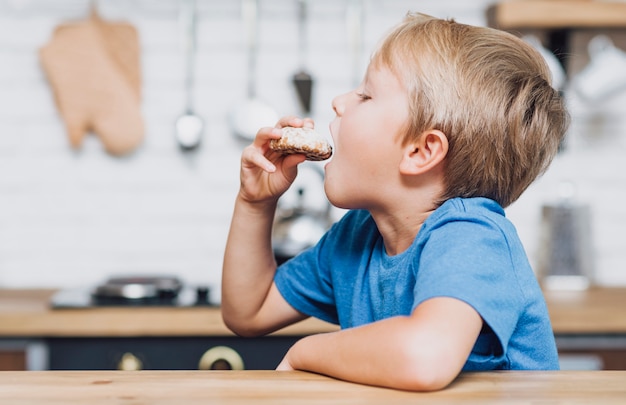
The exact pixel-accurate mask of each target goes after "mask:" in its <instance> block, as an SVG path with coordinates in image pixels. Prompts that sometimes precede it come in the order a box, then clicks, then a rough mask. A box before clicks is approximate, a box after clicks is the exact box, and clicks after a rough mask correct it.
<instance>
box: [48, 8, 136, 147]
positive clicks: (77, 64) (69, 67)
mask: <svg viewBox="0 0 626 405" xmlns="http://www.w3.org/2000/svg"><path fill="white" fill-rule="evenodd" d="M40 60H41V63H42V66H43V68H44V70H45V72H46V75H47V77H48V81H49V82H50V85H51V86H52V88H53V92H54V96H55V103H56V105H57V108H58V110H59V113H60V114H61V117H62V118H63V121H64V122H65V126H66V129H67V133H68V137H69V141H70V144H71V145H72V147H74V148H76V149H78V148H80V146H81V144H82V141H83V138H84V137H85V135H86V134H87V133H88V132H93V133H94V134H96V135H97V136H98V137H99V138H100V140H101V142H102V144H103V146H104V148H105V150H106V151H107V152H109V153H111V154H113V155H124V154H127V153H130V152H131V151H133V150H134V149H135V148H136V147H137V146H138V145H139V144H140V143H141V141H142V140H143V134H144V123H143V119H142V116H141V90H140V89H141V77H140V63H139V38H138V35H137V31H136V30H135V28H134V27H133V26H131V25H129V24H125V23H111V22H106V21H103V20H102V19H101V18H100V17H99V16H98V15H97V13H96V11H95V10H94V11H92V14H91V17H90V18H89V19H87V20H85V21H80V22H76V23H68V24H62V25H60V26H58V27H57V28H56V29H55V31H54V33H53V36H52V39H51V40H50V42H49V43H48V44H46V45H45V46H44V47H43V48H41V50H40Z"/></svg>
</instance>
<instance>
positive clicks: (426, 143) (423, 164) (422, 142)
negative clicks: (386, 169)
mask: <svg viewBox="0 0 626 405" xmlns="http://www.w3.org/2000/svg"><path fill="white" fill-rule="evenodd" d="M447 154H448V137H447V136H446V134H444V133H443V132H441V131H439V130H437V129H429V130H427V131H424V133H422V135H421V136H420V137H419V138H418V139H417V141H415V142H411V143H409V144H407V145H406V147H405V149H404V155H403V157H402V161H401V162H400V172H401V173H402V174H407V175H416V174H422V173H425V172H427V171H429V170H430V169H432V168H433V167H435V166H437V165H438V164H439V163H441V161H443V159H444V158H445V157H446V155H447Z"/></svg>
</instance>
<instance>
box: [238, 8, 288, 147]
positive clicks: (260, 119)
mask: <svg viewBox="0 0 626 405" xmlns="http://www.w3.org/2000/svg"><path fill="white" fill-rule="evenodd" d="M242 15H243V21H244V25H245V29H246V31H247V35H246V39H247V46H248V50H247V51H248V98H247V100H246V101H244V102H243V103H242V104H240V105H238V106H237V107H236V108H235V109H234V110H233V112H232V113H231V116H230V121H231V127H232V129H233V132H234V133H235V135H236V136H238V137H240V138H242V139H244V140H253V139H254V138H255V136H256V133H257V131H258V130H259V129H260V128H262V127H267V126H274V125H275V124H276V122H277V121H278V114H277V113H276V111H274V109H273V108H272V107H270V106H269V105H268V104H266V103H265V102H263V101H261V100H260V99H259V98H257V95H256V73H257V72H256V70H257V68H256V64H257V53H258V43H257V35H258V19H259V16H258V0H243V2H242Z"/></svg>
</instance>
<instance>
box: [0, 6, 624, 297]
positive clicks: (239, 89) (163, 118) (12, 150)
mask: <svg viewBox="0 0 626 405" xmlns="http://www.w3.org/2000/svg"><path fill="white" fill-rule="evenodd" d="M364 2H365V3H364V4H365V49H366V51H367V52H369V51H371V49H372V47H373V45H374V43H375V42H376V41H377V40H378V39H379V38H380V36H381V35H382V34H383V33H384V32H385V31H386V30H387V29H389V28H390V27H391V26H392V25H393V24H394V23H396V22H397V21H399V20H400V19H401V18H402V17H403V15H404V14H405V13H406V11H408V10H415V11H422V12H425V13H428V14H432V15H436V16H439V17H455V18H456V19H457V20H459V21H461V22H467V23H471V24H485V16H484V11H485V8H486V6H487V5H488V4H490V3H492V1H487V0H477V1H471V2H467V1H463V0H437V1H435V0H422V1H409V0H394V1H385V2H378V1H374V0H364ZM89 4H90V1H88V0H48V1H47V0H0V287H73V286H83V285H89V284H92V283H95V282H97V281H100V280H102V279H103V278H104V277H106V276H108V275H109V274H113V273H121V272H135V273H155V272H173V273H176V274H178V275H180V276H181V277H183V278H184V279H185V280H186V281H188V282H190V283H210V284H212V285H218V284H219V280H220V271H221V262H222V253H223V248H224V243H225V239H226V233H227V230H228V224H229V221H230V215H231V209H232V202H233V199H234V196H235V193H236V192H237V188H238V170H239V169H238V167H239V155H240V152H241V149H242V143H241V142H240V141H238V140H237V139H235V138H234V137H233V136H232V134H231V132H232V131H231V129H230V127H229V122H228V114H229V112H230V111H231V110H232V109H233V108H234V107H235V106H236V105H237V104H238V103H239V102H241V101H242V100H243V99H244V98H245V94H246V93H245V92H246V90H245V83H246V69H245V62H246V54H245V38H244V35H243V26H242V23H241V18H240V2H239V1H228V2H227V1H220V0H199V12H200V19H199V49H198V57H197V76H198V77H197V87H196V93H195V95H196V97H195V99H196V100H195V101H196V106H197V110H198V112H199V113H200V114H201V115H202V116H203V117H204V118H205V120H206V122H207V125H208V127H207V130H206V132H205V139H204V147H203V148H202V149H201V150H200V151H199V152H198V153H197V154H196V155H195V156H186V155H183V154H182V153H181V152H180V151H179V150H178V148H177V146H176V143H175V141H174V138H173V123H174V120H175V119H176V117H177V116H178V115H179V114H180V113H181V112H182V109H183V92H182V89H183V79H182V76H183V74H182V73H183V69H182V62H183V59H182V53H181V52H182V51H181V35H182V29H181V27H180V26H179V24H178V6H179V2H177V1H176V0H154V1H148V0H134V1H125V0H101V1H99V2H97V4H98V7H99V10H100V13H101V14H102V16H103V17H104V18H107V19H112V20H126V21H129V22H131V23H132V24H134V25H135V26H136V27H137V28H138V30H139V33H140V40H141V46H142V54H141V59H142V78H143V93H144V101H143V114H144V119H145V122H146V126H147V131H146V140H145V143H144V144H143V145H142V146H141V148H140V149H138V150H137V152H136V153H134V154H133V155H132V156H128V157H124V158H114V157H111V156H109V155H107V154H106V153H104V152H103V150H102V148H101V145H100V142H99V141H98V139H97V138H95V137H94V136H90V137H89V138H88V139H87V141H86V142H85V144H84V146H83V147H82V149H81V150H80V151H72V150H70V148H69V146H68V143H67V140H66V136H65V132H64V128H63V126H62V122H61V121H60V119H59V116H58V114H57V111H56V108H55V106H54V103H53V98H52V93H51V90H50V88H49V87H48V84H47V82H46V79H45V77H44V75H43V72H42V70H41V68H40V65H39V61H38V58H37V50H38V49H39V48H40V47H41V46H42V45H44V44H45V43H46V42H47V41H48V40H49V38H50V35H51V32H52V29H53V28H54V27H55V26H56V25H57V24H60V23H62V22H64V21H67V20H72V19H77V18H83V17H84V16H86V15H87V14H88V8H89ZM260 4H261V7H260V15H261V24H260V41H261V42H260V55H259V70H258V78H259V83H258V87H257V89H258V93H259V95H260V96H261V97H263V98H265V99H266V100H267V101H268V102H269V103H270V104H271V105H272V106H273V107H274V108H275V109H276V110H277V111H279V112H280V114H281V115H282V114H291V113H299V110H298V108H297V103H296V101H295V100H296V99H295V93H294V91H293V88H292V86H291V84H290V78H291V75H292V74H293V73H294V72H295V71H296V70H297V69H298V67H299V66H298V60H297V51H296V50H297V25H296V22H295V15H296V1H295V0H261V3H260ZM346 4H347V0H343V1H337V0H316V1H312V2H311V6H310V16H311V21H310V23H309V28H310V32H311V33H312V35H310V36H309V39H310V44H309V55H308V62H309V65H308V67H309V70H310V71H311V72H312V73H313V74H314V77H315V78H316V88H315V93H314V98H313V101H314V107H313V116H314V118H315V119H316V120H317V122H318V127H319V128H326V126H327V124H328V122H329V121H330V120H331V119H332V111H331V108H330V102H331V100H332V97H333V96H334V95H336V94H339V93H341V92H344V91H347V90H348V89H349V88H350V86H351V85H352V83H353V78H352V70H351V62H350V48H349V43H348V39H347V33H346V29H345V10H346ZM576 52H581V53H584V49H583V50H579V51H578V50H577V51H576ZM362 59H363V63H365V60H366V55H364V56H363V58H362ZM363 68H364V65H363ZM624 98H625V97H624V96H623V95H620V96H617V97H615V98H614V99H613V100H609V101H607V102H606V103H604V104H603V105H595V106H587V105H584V104H582V103H581V102H580V101H577V100H576V99H575V98H573V99H572V108H573V109H574V110H575V116H576V121H575V125H574V126H573V128H572V135H571V138H572V139H571V147H570V148H568V149H567V150H566V151H565V152H564V153H563V154H562V155H560V156H559V157H558V159H557V161H556V162H555V164H554V166H553V167H552V168H551V169H550V171H549V172H548V173H547V174H546V176H545V177H544V178H542V179H541V180H540V181H539V182H537V183H536V184H535V185H533V186H532V187H531V189H530V190H529V191H528V192H527V193H526V195H524V196H523V197H522V199H521V200H520V201H519V202H517V203H516V204H515V205H514V206H513V207H511V208H510V209H509V214H510V216H511V218H512V219H513V221H514V222H515V223H516V224H517V225H518V227H519V231H520V234H521V236H522V238H523V240H524V242H525V244H526V246H527V248H528V251H529V253H530V254H531V257H533V258H534V256H535V254H536V250H537V236H538V224H539V212H540V211H539V210H540V206H541V204H542V203H543V202H545V201H546V200H547V199H549V198H551V197H552V192H553V189H554V186H555V184H557V183H558V182H559V181H561V180H562V179H573V180H575V181H576V182H577V184H578V187H579V195H580V198H581V199H583V200H584V201H587V202H589V203H590V204H591V205H592V209H593V214H594V219H595V222H594V240H595V244H596V249H597V253H598V257H597V262H596V264H597V269H598V280H599V281H600V282H602V283H622V284H626V268H624V267H626V249H624V245H625V242H624V240H625V238H624V237H623V236H622V233H623V228H624V225H625V224H626V210H625V209H624V208H623V207H622V204H621V201H623V199H622V198H620V197H622V196H626V195H625V194H626V191H623V190H624V186H623V185H624V184H625V182H626V163H624V162H625V161H626V160H625V159H623V157H622V156H623V154H624V150H625V149H626V141H625V140H624V136H626V131H625V128H626V125H625V124H626V123H625V122H624V120H625V118H624V112H625V111H624V110H625V107H623V106H624V105H626V104H625V103H624Z"/></svg>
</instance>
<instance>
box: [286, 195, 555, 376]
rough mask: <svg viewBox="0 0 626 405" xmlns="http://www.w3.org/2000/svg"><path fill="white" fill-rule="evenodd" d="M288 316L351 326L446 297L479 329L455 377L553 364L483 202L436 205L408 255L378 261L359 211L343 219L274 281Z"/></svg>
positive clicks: (546, 323) (506, 233)
mask: <svg viewBox="0 0 626 405" xmlns="http://www.w3.org/2000/svg"><path fill="white" fill-rule="evenodd" d="M274 281H275V283H276V285H277V287H278V289H279V291H280V292H281V294H282V296H283V297H284V298H285V300H286V301H287V302H288V303H289V304H290V305H291V306H293V307H294V308H295V309H296V310H298V311H300V312H302V313H304V314H306V315H309V316H313V317H317V318H320V319H323V320H325V321H328V322H332V323H336V324H339V325H340V326H341V328H350V327H355V326H359V325H363V324H367V323H371V322H375V321H378V320H381V319H385V318H389V317H392V316H398V315H410V314H411V313H412V311H413V309H414V308H415V307H416V306H417V305H419V304H420V303H421V302H423V301H425V300H427V299H429V298H433V297H453V298H456V299H459V300H462V301H464V302H466V303H467V304H469V305H471V306H472V307H473V308H474V309H475V310H476V311H477V312H478V313H479V314H480V316H481V317H482V319H483V320H484V327H483V330H482V331H481V333H480V336H479V337H478V340H477V341H476V344H475V345H474V348H473V349H472V352H471V354H470V356H469V358H468V360H467V362H466V363H465V365H464V367H463V370H466V371H469V370H554V369H558V367H559V365H558V356H557V350H556V344H555V341H554V334H553V332H552V327H551V324H550V318H549V316H548V311H547V307H546V303H545V300H544V298H543V294H542V291H541V289H540V287H539V284H538V282H537V279H536V277H535V274H534V273H533V271H532V268H531V266H530V264H529V262H528V259H527V257H526V253H525V251H524V248H523V246H522V243H521V241H520V240H519V238H518V236H517V232H516V230H515V228H514V226H513V224H512V223H511V222H510V221H508V220H507V219H506V218H505V214H504V210H503V209H502V207H500V205H499V204H497V203H496V202H494V201H492V200H489V199H486V198H469V199H462V198H454V199H451V200H448V201H446V202H445V203H444V204H442V205H441V206H440V207H439V208H438V209H437V210H435V211H434V212H433V213H432V214H431V215H430V216H429V217H428V219H427V220H426V221H425V222H424V224H423V226H422V228H421V229H420V231H419V233H418V235H417V237H416V238H415V240H414V241H413V243H412V244H411V246H410V247H409V248H408V249H407V250H406V251H404V252H402V253H400V254H398V255H395V256H388V255H387V254H386V252H385V248H384V245H383V240H382V236H381V235H380V233H379V231H378V228H377V227H376V224H375V222H374V220H373V218H372V217H371V215H370V214H369V212H367V211H360V210H355V211H349V212H348V213H346V215H344V217H343V218H342V219H341V220H340V221H338V222H337V223H336V224H334V225H333V227H332V228H331V229H330V230H329V231H328V232H327V233H326V234H325V235H324V237H323V238H322V239H321V240H320V241H319V243H318V244H317V245H316V246H314V247H313V248H311V249H308V250H306V251H304V252H302V253H301V254H299V255H298V256H296V257H294V258H292V259H291V260H289V261H287V262H286V263H284V264H283V265H281V266H280V267H279V268H278V270H277V272H276V276H275V279H274Z"/></svg>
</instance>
